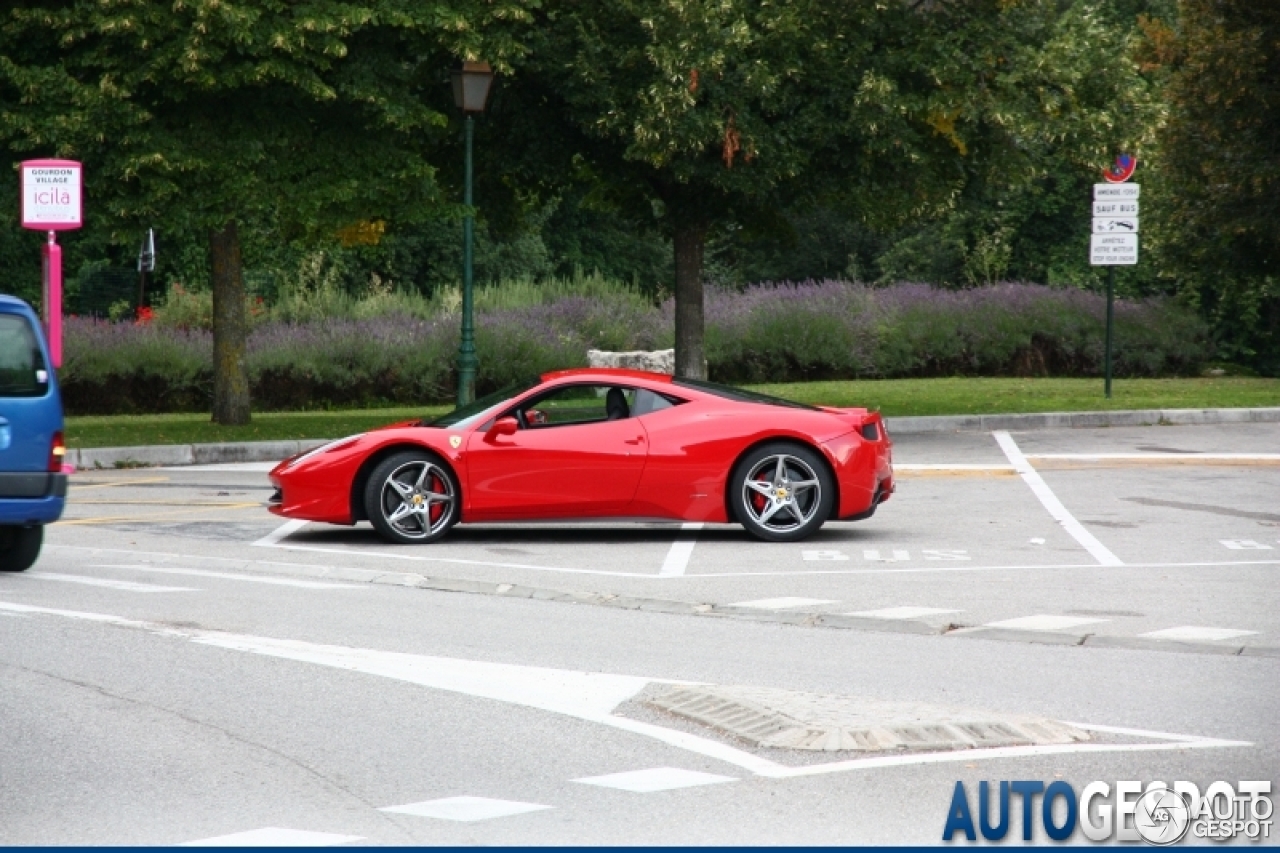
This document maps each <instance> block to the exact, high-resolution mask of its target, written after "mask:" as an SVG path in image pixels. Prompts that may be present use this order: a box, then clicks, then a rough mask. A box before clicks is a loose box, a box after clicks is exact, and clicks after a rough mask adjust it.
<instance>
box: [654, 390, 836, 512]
mask: <svg viewBox="0 0 1280 853" xmlns="http://www.w3.org/2000/svg"><path fill="white" fill-rule="evenodd" d="M641 423H643V424H644V427H645V430H646V431H647V432H648V437H649V456H648V462H647V464H646V465H645V470H644V474H643V476H642V477H641V478H640V486H639V488H638V489H637V491H636V497H635V500H634V502H633V509H634V514H635V515H637V516H652V517H658V518H679V519H684V520H686V521H710V522H718V521H727V520H728V518H727V514H726V511H725V484H726V482H727V481H728V477H729V473H730V471H731V469H732V468H733V465H734V463H735V462H736V461H737V460H738V458H739V457H740V456H741V455H742V454H743V453H744V452H745V451H746V450H747V449H748V448H750V447H751V446H753V445H755V444H758V443H761V442H765V441H769V440H778V439H784V440H785V439H792V440H795V441H799V442H802V443H804V444H807V445H811V446H813V447H814V448H815V449H816V450H818V452H820V453H823V454H824V455H826V456H827V457H828V460H829V461H831V462H832V464H833V467H834V464H835V461H834V460H833V459H831V456H830V453H829V452H828V451H827V450H826V449H825V448H824V447H823V444H824V442H825V441H827V440H830V439H832V438H835V437H837V436H839V435H841V434H845V433H849V432H851V431H852V427H851V426H849V425H848V424H844V423H841V422H839V421H838V420H837V419H835V418H834V417H832V416H831V415H829V414H827V413H824V412H810V411H807V410H804V409H791V408H787V407H783V406H770V405H767V404H757V403H734V402H731V401H726V402H725V403H723V404H721V403H718V402H712V401H707V400H702V399H697V400H693V401H690V402H688V403H685V404H683V405H680V406H676V407H674V408H671V409H663V410H662V411H659V412H654V413H652V414H649V415H644V416H642V417H641Z"/></svg>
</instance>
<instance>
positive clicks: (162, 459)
mask: <svg viewBox="0 0 1280 853" xmlns="http://www.w3.org/2000/svg"><path fill="white" fill-rule="evenodd" d="M885 423H886V424H887V425H888V427H889V432H890V434H892V435H926V434H929V433H948V432H974V431H977V432H989V431H991V430H996V429H1008V430H1032V429H1077V428H1083V427H1118V426H1153V425H1156V424H1161V425H1170V426H1190V425H1203V424H1253V423H1280V406H1277V407H1274V408H1265V409H1133V410H1126V411H1116V412H1041V413H1036V414H1023V415H938V416H932V417H912V418H885ZM329 440H330V439H325V438H311V439H302V440H300V441H246V442H226V443H222V444H159V445H154V446H151V447H145V446H143V447H94V448H89V449H84V450H81V449H77V448H74V447H73V448H68V450H67V456H66V461H67V463H68V464H70V465H74V466H76V468H78V469H81V470H83V469H95V468H143V467H148V466H156V465H165V466H167V465H217V464H221V463H227V462H278V461H280V460H281V459H284V458H285V457H286V456H292V455H293V454H295V453H301V452H303V451H306V450H310V449H311V448H313V447H319V446H320V445H322V444H325V443H326V442H328V441H329Z"/></svg>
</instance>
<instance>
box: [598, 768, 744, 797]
mask: <svg viewBox="0 0 1280 853" xmlns="http://www.w3.org/2000/svg"><path fill="white" fill-rule="evenodd" d="M573 781H574V782H580V783H582V784H583V785H598V786H599V787H601V788H616V789H617V790H619V791H631V792H632V793H635V794H652V793H654V792H656V791H674V790H677V789H679V788H696V787H698V786H699V785H718V784H721V783H723V782H737V781H738V780H737V778H736V777H734V776H717V775H716V774H714V773H700V772H698V771H697V770H684V769H682V768H680V767H651V768H649V769H648V770H631V771H629V772H626V773H610V774H609V775H607V776H588V777H586V778H584V779H574V780H573Z"/></svg>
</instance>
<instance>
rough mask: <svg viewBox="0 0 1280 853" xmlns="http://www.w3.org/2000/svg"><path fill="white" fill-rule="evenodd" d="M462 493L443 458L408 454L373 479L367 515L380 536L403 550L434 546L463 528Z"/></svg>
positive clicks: (381, 466)
mask: <svg viewBox="0 0 1280 853" xmlns="http://www.w3.org/2000/svg"><path fill="white" fill-rule="evenodd" d="M461 502H462V492H461V490H459V488H458V481H457V479H456V478H455V477H454V476H453V471H451V470H450V469H449V466H447V465H445V464H444V462H442V461H441V460H440V458H439V457H438V456H435V455H433V454H430V453H427V452H425V451H417V450H406V451H403V452H401V453H396V454H394V455H392V456H388V457H387V458H386V459H384V460H382V462H380V463H379V464H378V466H377V467H376V468H374V469H373V471H372V472H371V473H370V474H369V482H368V483H367V484H366V485H365V489H364V510H365V513H367V514H368V516H369V521H370V522H371V523H372V524H373V526H374V529H376V530H377V531H378V533H379V535H381V536H382V538H383V539H385V540H387V541H388V542H392V543H395V544H397V545H418V544H423V543H426V542H434V541H436V540H437V539H439V538H440V537H441V536H444V535H445V534H446V533H448V532H449V528H450V527H452V526H453V525H454V524H456V523H457V522H458V516H459V514H460V512H461Z"/></svg>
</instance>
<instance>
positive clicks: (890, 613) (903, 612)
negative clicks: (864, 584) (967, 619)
mask: <svg viewBox="0 0 1280 853" xmlns="http://www.w3.org/2000/svg"><path fill="white" fill-rule="evenodd" d="M963 612H964V611H962V610H946V609H944V608H941V607H884V608H881V609H880V610H859V611H856V612H854V613H846V614H845V615H846V616H862V617H864V618H866V619H919V618H920V617H921V616H941V615H942V614H943V613H963Z"/></svg>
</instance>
